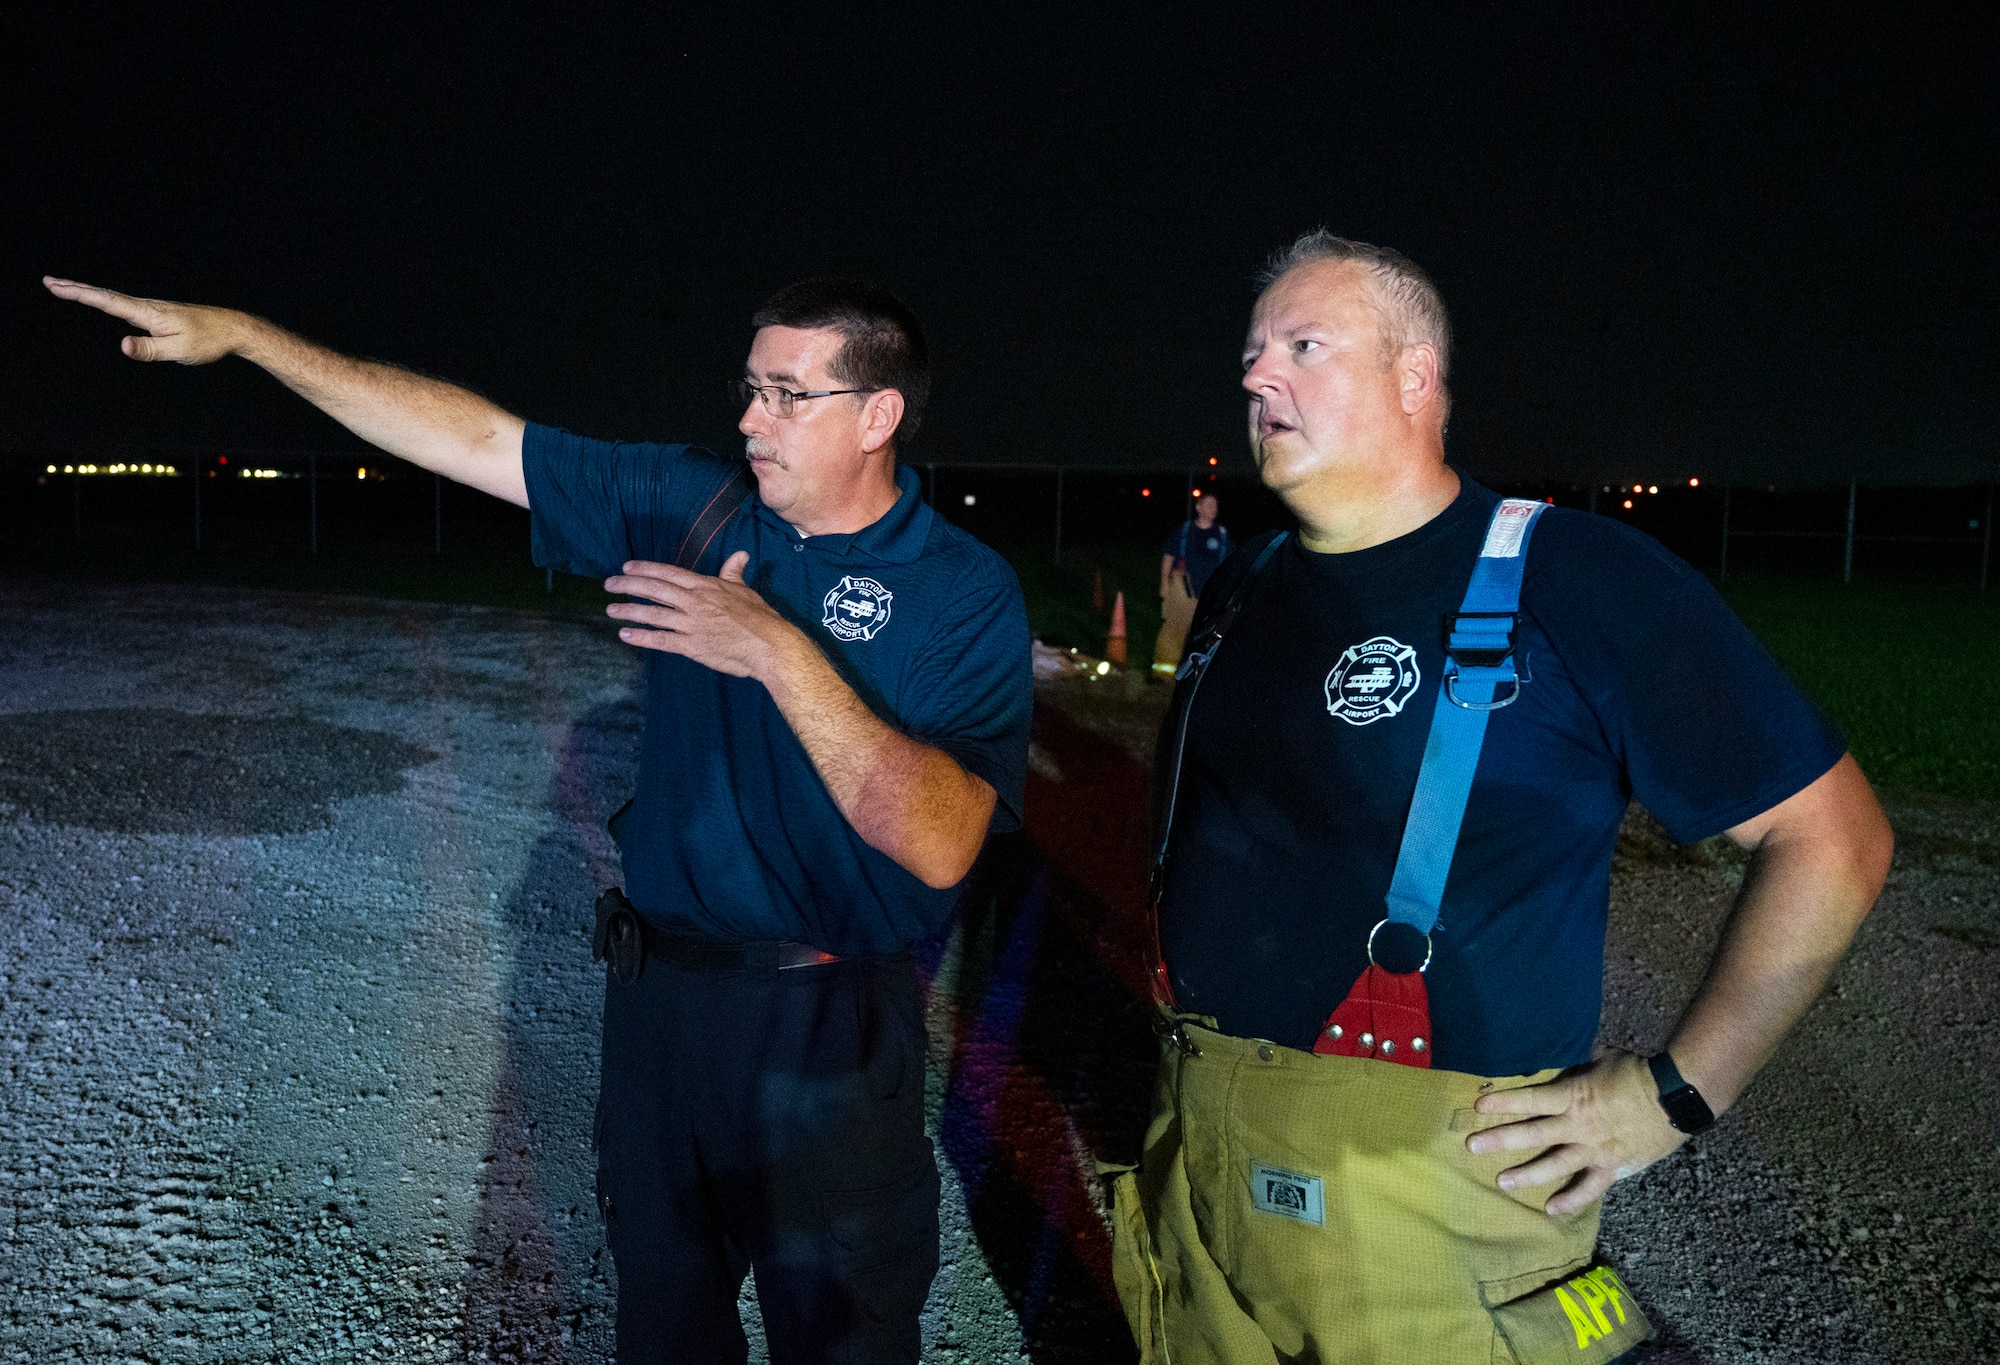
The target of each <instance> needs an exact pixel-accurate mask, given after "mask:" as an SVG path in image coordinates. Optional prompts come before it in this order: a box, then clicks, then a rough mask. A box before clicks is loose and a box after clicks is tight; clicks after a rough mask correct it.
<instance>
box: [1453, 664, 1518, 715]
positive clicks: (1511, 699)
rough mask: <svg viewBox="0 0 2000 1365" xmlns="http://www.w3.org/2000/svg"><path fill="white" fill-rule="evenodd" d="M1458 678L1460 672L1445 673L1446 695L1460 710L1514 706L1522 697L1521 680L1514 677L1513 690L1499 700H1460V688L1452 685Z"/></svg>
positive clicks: (1487, 709) (1492, 709) (1496, 708)
mask: <svg viewBox="0 0 2000 1365" xmlns="http://www.w3.org/2000/svg"><path fill="white" fill-rule="evenodd" d="M1457 680H1458V674H1456V673H1447V674H1445V675H1444V695H1445V697H1446V698H1447V699H1448V700H1449V701H1450V702H1451V704H1452V705H1453V706H1456V707H1458V708H1459V709H1460V710H1464V711H1498V710H1500V709H1501V708H1502V707H1507V706H1512V705H1513V704H1514V703H1515V702H1516V701H1518V700H1520V697H1521V680H1520V679H1519V678H1514V679H1511V680H1510V681H1511V682H1512V683H1513V691H1511V692H1509V693H1508V694H1507V695H1506V696H1505V697H1504V698H1502V699H1500V700H1498V701H1460V700H1459V697H1458V689H1457V688H1455V687H1453V686H1452V684H1453V683H1454V682H1456V681H1457Z"/></svg>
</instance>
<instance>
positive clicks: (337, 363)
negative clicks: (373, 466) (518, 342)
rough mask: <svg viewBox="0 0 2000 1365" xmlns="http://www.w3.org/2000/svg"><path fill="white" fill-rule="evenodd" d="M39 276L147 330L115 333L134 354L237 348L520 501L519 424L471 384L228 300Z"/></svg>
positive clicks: (448, 469)
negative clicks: (384, 360)
mask: <svg viewBox="0 0 2000 1365" xmlns="http://www.w3.org/2000/svg"><path fill="white" fill-rule="evenodd" d="M42 283H43V284H44V285H46V286H48V290H49V292H50V293H51V294H54V295H55V296H56V297H57V298H59V299H70V300H72V301H74V302H76V303H82V304H88V305H89V306H90V307H92V308H95V309H98V310H99V311H101V312H105V313H109V314H111V316H112V317H115V318H122V319H123V320H124V321H126V322H129V323H131V324H132V325H133V326H134V327H138V328H140V329H142V330H143V331H144V332H145V333H146V335H144V336H128V337H126V338H125V341H124V349H125V354H126V355H128V356H131V357H132V358H133V359H134V360H172V361H176V362H178V363H180V364H182V365H207V364H210V363H212V362H214V361H217V360H220V359H222V358H223V357H224V356H226V355H240V356H242V357H243V358H244V359H245V360H248V361H250V362H251V363H252V364H254V365H259V366H262V367H263V368H264V369H266V370H269V371H270V372H271V373H272V374H273V375H275V376H276V377H277V379H278V382H279V383H281V384H283V385H284V386H285V387H286V388H288V389H290V390H291V391H292V392H293V393H296V394H298V395H299V396H300V397H301V398H303V399H305V400H306V401H307V402H308V403H311V404H312V405H313V406H314V407H316V408H318V409H319V410H320V411H322V412H324V413H325V414H326V415H327V416H329V417H331V418H333V420H334V421H336V422H338V423H340V424H341V425H342V426H344V427H346V428H347V429H348V430H349V431H351V432H353V433H354V434H355V435H356V436H359V437H360V438H361V439H362V440H364V441H366V442H368V443H369V444H370V445H374V446H379V447H381V448H382V449H383V450H386V451H388V452H389V453H390V454H391V455H396V456H399V457H401V458H402V459H405V460H408V461H409V462H410V463H412V464H415V465H421V466H423V467H424V468H425V469H430V470H435V471H436V472H437V473H439V474H442V475H444V476H445V477H446V478H448V479H454V480H456V481H457V482H459V483H463V484H469V485H471V486H472V487H474V488H477V489H479V490H480V491H481V492H485V493H491V494H493V495H494V496H495V497H498V498H505V499H506V500H507V501H508V502H511V503H514V504H516V505H517V506H521V507H526V506H527V505H528V485H527V481H526V479H525V478H524V477H523V475H522V473H521V433H522V430H523V429H524V425H525V424H524V423H523V422H522V421H521V419H520V418H518V417H516V416H514V415H513V414H512V413H510V412H508V411H506V410H505V409H504V408H501V407H499V406H498V405H496V404H494V403H490V402H488V401H487V400H486V399H484V398H481V397H480V396H479V395H478V394H476V393H472V392H469V391H468V390H465V389H461V388H458V387H457V386H456V385H452V384H446V383H444V382H443V381H441V380H436V379H426V378H425V377H424V376H422V375H418V374H412V373H410V372H409V371H408V370H404V369H399V368H397V367H396V366H394V365H384V364H381V363H379V362H377V361H372V360H356V359H354V358H353V357H351V356H344V355H342V354H340V353H339V352H338V351H332V350H328V349H327V348H326V347H324V346H317V345H314V344H313V343H312V342H310V341H307V340H305V339H304V338H303V337H298V336H294V335H293V334H292V333H290V332H288V331H286V330H285V329H284V328H282V327H279V326H277V325H276V324H274V323H269V322H266V321H265V320H264V319H262V318H259V317H253V316H251V315H250V314H248V313H239V312H237V311H236V310H235V309H233V308H210V307H206V306H204V305H201V304H192V303H170V302H168V301H167V300H165V299H141V298H135V297H133V296H132V295H130V294H120V293H118V292H116V291H115V290H110V289H99V288H96V287H95V286H93V285H88V284H78V283H77V282H76V281H74V280H59V279H56V278H55V277H53V276H44V277H43V279H42Z"/></svg>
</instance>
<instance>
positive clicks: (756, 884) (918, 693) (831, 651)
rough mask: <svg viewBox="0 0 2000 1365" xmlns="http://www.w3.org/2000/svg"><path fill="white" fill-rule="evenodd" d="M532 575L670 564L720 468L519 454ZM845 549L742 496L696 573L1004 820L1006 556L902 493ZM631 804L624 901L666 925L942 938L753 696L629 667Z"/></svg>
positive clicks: (1016, 592) (1024, 629) (944, 909)
mask: <svg viewBox="0 0 2000 1365" xmlns="http://www.w3.org/2000/svg"><path fill="white" fill-rule="evenodd" d="M521 457H522V467H523V470H524V472H525V474H526V475H527V484H528V505H529V510H530V512H531V515H532V521H533V532H534V556H535V563H537V564H540V565H550V566H553V567H555V568H558V569H563V570H565V571H567V572H570V573H577V574H586V575H591V576H595V577H607V576H609V575H611V574H614V573H617V572H619V570H620V567H621V566H622V565H623V564H624V563H625V561H627V560H630V559H644V560H652V561H655V562H658V563H672V562H673V561H674V557H675V555H676V554H677V553H678V551H679V549H680V545H681V541H682V539H683V538H684V536H685V535H686V533H687V529H688V527H689V526H690V525H691V524H692V523H693V521H694V520H695V519H696V518H697V517H698V516H699V515H700V514H701V511H702V508H703V507H704V506H705V505H706V503H707V502H708V500H709V499H710V497H711V496H712V495H713V494H714V493H715V491H716V489H717V488H718V487H719V486H720V485H721V483H722V481H723V479H724V478H725V477H726V476H727V473H728V470H729V467H730V462H728V461H725V460H724V459H723V458H722V457H720V456H718V455H715V454H714V453H712V452H710V451H707V450H703V449H701V448H700V447H696V446H682V445H652V444H630V443H622V442H610V441H593V440H589V439H587V438H585V437H581V436H572V435H570V434H569V433H567V432H563V431H557V430H555V429H553V428H551V427H544V426H536V425H534V424H530V425H529V426H528V429H527V432H526V434H525V435H524V437H523V438H522V447H521ZM896 482H897V487H898V488H899V489H900V490H901V493H902V496H901V497H899V498H898V499H897V501H896V505H895V506H894V507H893V508H891V509H890V510H889V512H888V514H887V515H885V516H884V517H882V519H881V520H879V521H877V522H876V523H875V524H874V525H872V526H869V527H867V528H866V529H865V530H862V531H858V532H856V533H854V534H853V535H825V536H812V537H803V536H801V535H800V534H799V533H798V531H797V530H795V529H794V528H793V527H792V526H791V524H790V523H788V522H786V521H785V520H784V519H783V518H781V517H779V516H778V515H777V514H776V513H775V512H773V511H771V510H770V509H769V508H768V507H766V506H764V504H763V503H762V502H761V501H760V500H759V499H758V497H757V496H756V494H755V493H754V492H753V493H751V494H749V495H748V496H746V497H745V498H744V499H743V501H742V503H741V505H740V506H739V507H738V508H737V511H736V514H735V515H734V516H732V517H731V518H730V519H729V520H728V522H727V523H725V524H724V526H723V528H722V530H721V532H720V533H719V534H717V535H716V537H715V539H714V540H713V542H711V543H710V545H709V547H708V549H707V551H706V552H705V553H704V554H703V555H702V558H701V560H700V561H699V562H698V563H697V564H696V566H695V567H696V569H697V571H699V572H701V573H709V574H712V573H715V572H716V571H717V570H718V569H720V567H721V566H722V563H723V561H724V560H726V559H727V558H728V557H729V556H730V555H732V554H734V553H736V552H737V551H738V550H747V551H749V552H750V563H749V565H748V567H747V568H746V569H745V571H744V579H745V581H746V582H748V583H749V584H750V585H751V586H752V587H754V588H756V589H757V591H758V592H760V593H762V594H763V596H764V600H765V601H767V602H769V603H770V604H771V605H772V606H773V607H775V608H776V609H777V610H778V611H779V612H781V613H782V614H783V615H784V616H786V617H787V618H788V619H789V620H790V621H791V622H792V623H793V624H794V625H796V626H797V627H798V628H799V629H800V630H802V631H804V632H805V633H806V634H807V635H808V636H809V637H810V638H811V639H812V640H813V641H814V642H815V643H816V644H818V645H819V647H820V648H821V649H822V650H824V651H825V653H826V656H827V658H828V659H830V660H831V661H832V662H833V664H834V666H835V667H836V668H837V669H839V670H840V673H841V676H842V677H844V678H845V679H846V680H847V682H848V684H849V685H850V686H852V687H853V688H854V690H855V691H856V692H857V693H858V694H859V695H860V696H861V698H862V700H863V701H865V702H866V703H867V704H868V706H869V708H870V709H871V710H873V711H874V712H875V714H876V715H878V716H880V717H881V718H882V719H883V720H885V721H887V722H888V723H889V724H891V725H893V726H895V727H896V728H897V729H899V730H901V731H903V732H904V733H905V734H908V735H909V736H910V737H911V738H913V739H916V740H919V741H921V742H922V743H925V744H928V745H931V746H933V747H935V748H938V749H941V750H943V751H944V752H945V753H948V754H950V755H951V756H952V757H953V758H954V759H956V760H957V761H958V762H959V763H960V764H961V765H962V766H963V767H964V768H965V769H966V771H968V772H970V773H973V774H974V775H976V776H978V777H980V778H983V779H984V780H985V781H986V782H988V783H990V784H991V785H992V787H993V790H994V791H995V792H996V793H998V794H999V804H998V806H997V807H996V809H995V814H994V821H995V826H996V828H999V829H1003V830H1004V829H1011V828H1014V827H1015V826H1017V825H1018V824H1019V823H1020V818H1021V797H1022V791H1023V787H1024V785H1025V782H1026V778H1027V760H1028V722H1029V713H1030V710H1031V707H1032V705H1033V684H1032V680H1031V675H1030V672H1029V657H1028V617H1027V609H1026V606H1025V605H1024V603H1023V602H1022V599H1021V588H1020V584H1019V583H1018V582H1017V581H1016V579H1015V577H1014V572H1013V570H1012V569H1011V568H1009V567H1008V565H1007V563H1006V561H1005V560H1003V559H1001V558H1000V556H999V555H997V554H995V553H994V552H993V551H992V550H990V549H988V548H987V547H986V546H984V545H982V544H980V543H979V542H978V541H976V540H974V539H973V538H972V537H971V536H969V535H967V534H966V533H965V532H964V531H962V530H960V529H958V528H957V527H956V526H953V525H952V524H951V523H950V522H948V521H946V520H945V519H944V518H943V517H940V516H937V515H936V514H934V513H933V512H932V510H931V508H930V506H929V505H928V504H927V503H925V502H924V501H923V500H922V499H921V498H920V497H919V496H918V491H917V490H918V481H917V477H916V475H915V474H914V473H913V472H912V471H911V470H909V469H901V470H899V471H898V472H897V476H896ZM645 669H646V674H645V688H646V699H645V737H644V740H643V741H642V747H641V750H640V759H639V777H638V790H637V793H636V794H635V795H634V797H633V800H632V804H631V805H630V806H629V807H628V808H626V809H625V810H624V811H622V812H621V813H620V814H619V816H618V818H617V819H616V820H614V821H613V822H612V834H613V835H614V836H615V837H616V839H617V841H618V846H619V850H620V852H621V853H622V854H623V857H624V864H625V883H626V885H625V891H626V894H627V895H628V896H630V897H631V899H632V903H633V904H634V905H635V906H637V907H638V909H639V910H640V911H641V912H642V913H643V914H645V915H646V916H647V917H648V918H649V919H652V920H654V921H656V922H658V923H660V924H662V925H665V926H668V927H684V928H691V929H695V930H699V931H702V932H705V933H709V934H713V935H717V936H719V937H723V938H729V939H789V940H792V941H794V942H799V943H810V944H813V945H815V946H816V947H820V948H824V949H826V950H827V951H829V952H834V953H841V954H849V953H881V952H893V951H897V950H899V949H902V948H904V947H907V946H908V945H909V944H910V943H911V942H913V941H914V940H916V939H919V938H922V937H924V936H925V935H927V934H930V933H932V932H934V931H935V930H937V929H938V928H939V927H940V926H941V925H942V924H943V923H944V920H945V919H946V917H947V916H948V915H949V914H950V912H951V909H952V906H953V904H954V902H955V900H956V897H957V892H956V889H955V888H954V889H947V890H942V891H939V890H933V889H932V888H930V887H927V886H925V885H924V884H923V883H922V882H921V881H919V880H918V879H917V878H916V877H915V876H913V875H911V874H910V873H909V872H907V871H905V870H904V869H903V868H902V867H901V866H900V865H899V864H897V863H896V862H894V861H893V860H891V859H890V858H888V857H887V856H886V855H884V854H882V853H879V852H877V851H876V850H875V849H873V848H871V847H870V846H869V845H868V844H866V843H864V842H863V841H862V839H861V837H860V836H859V835H858V834H856V833H855V832H854V827H853V826H852V825H850V824H849V823H848V822H847V819H846V817H845V816H843V815H842V814H841V813H840V809H839V807H837V806H836V805H835V804H834V802H833V797H832V795H831V794H830V793H829V792H828V791H827V789H826V784H825V783H824V782H823V781H821V780H820V776H819V773H818V771H817V770H816V769H815V768H814V767H813V764H812V760H811V759H810V758H809V757H808V756H807V754H806V751H805V747H804V746H803V745H802V744H800V742H799V740H798V737H797V736H796V735H795V734H793V733H792V729H791V727H790V726H789V725H787V724H786V723H785V719H784V717H783V716H782V715H781V714H780V713H779V711H778V708H777V705H776V704H775V703H774V702H773V701H772V700H771V695H770V693H769V692H768V691H766V690H765V688H764V685H763V684H762V683H760V682H757V681H755V680H753V679H750V678H733V677H729V676H728V675H726V674H722V673H717V672H715V671H714V670H712V669H709V668H705V667H703V666H702V665H700V664H698V663H695V662H693V661H692V660H689V659H684V658H681V657H680V656H678V655H671V654H662V653H659V652H657V651H651V650H649V651H647V652H646V663H645Z"/></svg>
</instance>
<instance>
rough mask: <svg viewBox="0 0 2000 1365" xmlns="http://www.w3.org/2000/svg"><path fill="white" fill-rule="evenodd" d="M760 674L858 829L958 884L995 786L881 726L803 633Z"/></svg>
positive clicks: (934, 876) (928, 878) (941, 881)
mask: <svg viewBox="0 0 2000 1365" xmlns="http://www.w3.org/2000/svg"><path fill="white" fill-rule="evenodd" d="M763 679H764V683H765V685H766V687H768V688H769V689H770V693H771V698H772V700H773V701H774V702H776V703H777V707H778V710H779V712H780V714H782V715H783V716H784V718H785V721H786V723H787V724H788V725H790V726H791V728H792V732H793V733H794V734H796V735H797V736H798V737H799V742H800V743H801V744H802V745H804V746H805V750H806V754H807V756H808V757H810V758H811V759H812V762H813V767H814V768H816V769H817V770H818V772H819V775H820V779H821V780H822V781H823V782H825V783H826V788H827V791H828V792H829V793H830V794H831V795H832V797H833V801H834V804H835V805H836V806H838V807H839V808H840V813H841V814H842V815H843V816H845V817H846V818H847V822H848V823H849V824H850V825H852V826H853V827H854V830H855V833H857V834H859V835H860V836H861V838H862V839H863V840H864V841H865V842H866V843H867V844H868V845H869V846H870V847H871V848H874V849H876V850H877V851H878V852H880V853H882V854H884V855H886V856H887V857H889V858H891V859H893V860H894V861H895V862H897V863H898V864H900V865H901V866H902V867H903V868H905V869H906V870H908V871H909V872H910V873H911V874H912V875H914V876H915V877H916V878H917V879H918V880H919V881H922V882H923V883H924V884H925V885H926V886H931V887H936V888H943V887H948V886H955V885H957V884H958V883H959V882H960V881H962V880H963V879H964V878H965V875H966V873H967V872H969V871H970V870H971V869H972V863H973V860H974V859H976V858H977V857H978V856H979V849H980V846H981V844H982V843H983V842H984V836H985V831H986V826H987V823H988V822H989V821H990V819H991V818H992V814H993V804H994V801H995V796H994V792H993V788H992V787H990V786H988V785H987V784H986V783H985V782H983V781H981V780H980V779H979V778H977V777H974V776H972V775H971V774H970V773H968V772H966V771H965V769H963V768H961V767H960V766H959V765H958V763H957V762H956V761H955V760H953V759H952V757H951V756H950V755H949V754H946V753H944V752H943V751H942V750H939V749H934V748H932V747H931V746H929V745H927V744H922V743H919V742H918V741H917V740H914V739H911V738H910V737H909V736H908V735H905V734H903V733H902V732H901V731H899V730H897V729H896V728H895V727H893V726H891V725H888V724H886V723H884V722H883V720H882V719H881V718H880V717H879V716H877V715H876V714H875V713H874V712H873V711H871V710H869V709H868V705H867V703H865V702H863V701H862V700H861V698H860V697H859V696H857V695H856V694H855V692H854V689H853V688H851V687H849V686H848V685H847V683H846V682H845V681H844V680H843V679H842V678H841V676H840V674H839V673H838V672H836V671H835V670H834V667H833V665H832V664H830V663H829V662H827V659H826V656H825V655H823V654H821V653H820V652H819V650H818V649H817V648H815V647H814V646H813V644H812V642H811V641H810V640H808V639H807V638H806V637H804V636H802V635H801V636H797V637H796V639H792V640H787V641H784V642H782V643H781V644H779V645H778V646H777V647H776V649H775V650H774V657H773V664H772V666H771V667H770V668H769V669H768V670H766V671H765V672H764V674H763Z"/></svg>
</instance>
